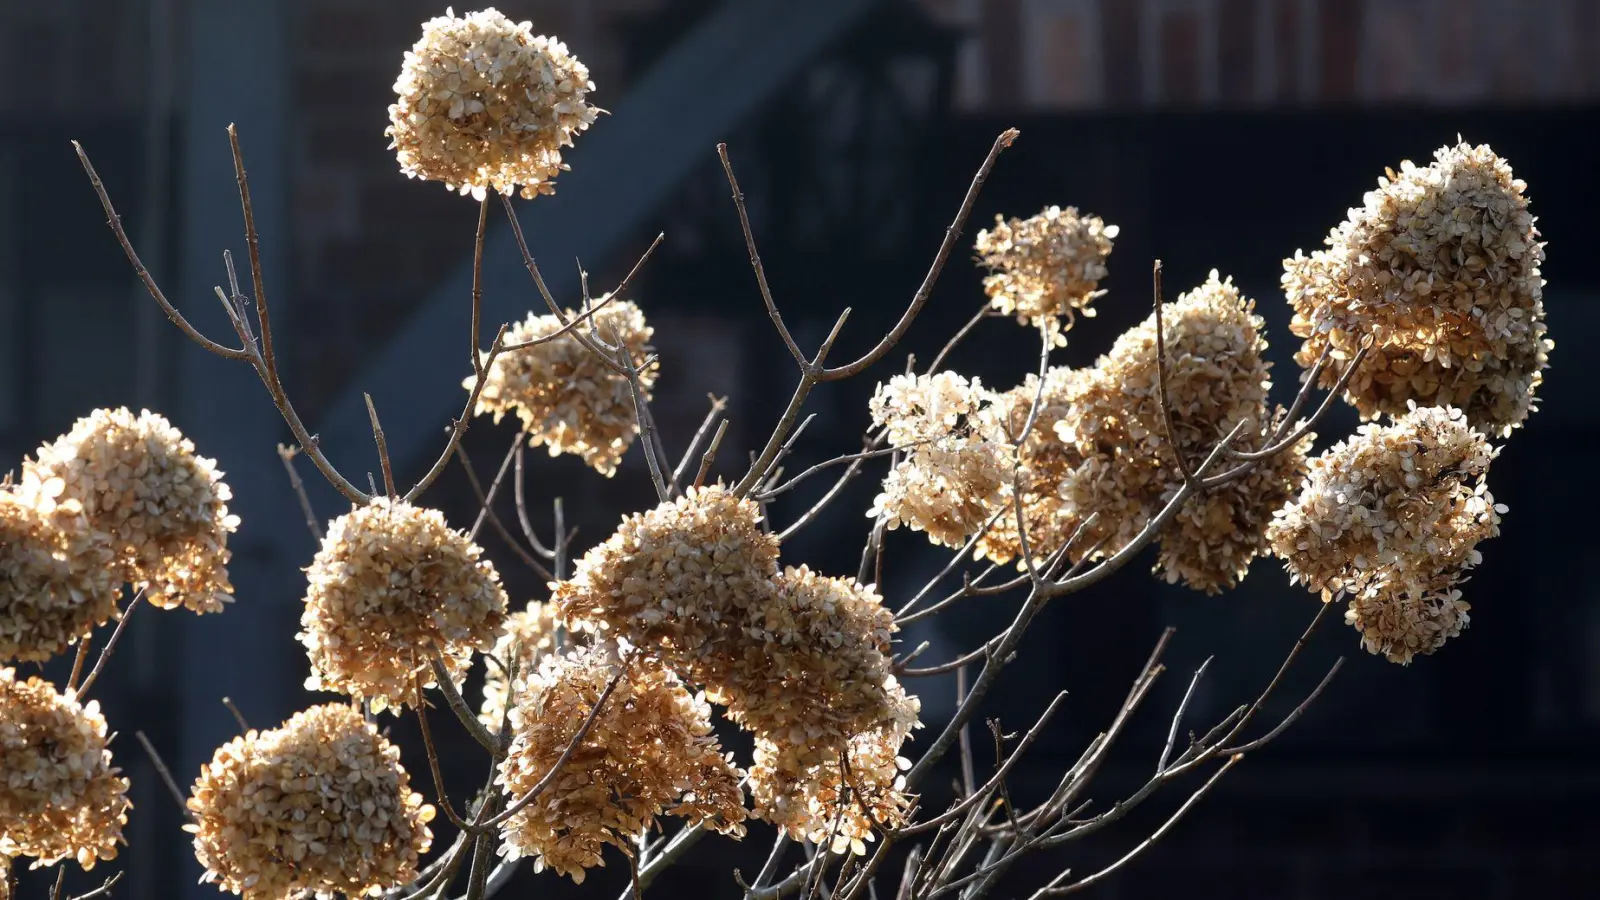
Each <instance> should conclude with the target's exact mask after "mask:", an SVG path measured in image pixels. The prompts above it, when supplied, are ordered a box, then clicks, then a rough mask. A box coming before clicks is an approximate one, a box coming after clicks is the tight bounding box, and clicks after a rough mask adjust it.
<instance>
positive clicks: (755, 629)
mask: <svg viewBox="0 0 1600 900" xmlns="http://www.w3.org/2000/svg"><path fill="white" fill-rule="evenodd" d="M773 584H774V588H775V589H774V590H773V591H772V592H771V593H770V594H769V595H768V597H767V600H766V602H765V603H763V604H762V606H761V607H760V608H759V609H756V610H753V611H752V612H753V615H752V616H750V617H749V618H748V619H746V621H745V622H743V623H740V626H741V627H740V629H739V630H740V632H742V633H741V634H740V635H739V637H741V638H742V640H739V641H737V642H734V641H729V642H726V644H725V647H726V649H725V650H724V653H723V659H722V660H721V661H720V662H721V663H722V664H721V665H720V666H719V667H718V668H720V669H722V671H719V672H717V673H715V674H716V676H717V677H715V678H712V679H708V682H709V686H710V687H711V689H712V696H713V699H714V700H716V702H718V703H722V704H725V705H726V706H727V707H728V717H729V718H730V719H732V720H733V721H735V722H737V723H739V724H740V725H742V726H744V727H745V728H746V729H748V730H750V731H752V732H754V733H755V734H757V735H759V736H760V737H762V738H763V739H766V740H769V741H772V742H775V743H776V747H777V751H778V755H777V756H776V757H774V759H773V760H772V764H773V765H774V766H776V767H777V768H779V769H782V770H785V771H791V772H798V771H800V770H802V769H804V768H807V767H809V766H812V765H815V764H817V763H818V762H820V761H826V760H829V759H833V758H837V756H838V754H839V752H840V751H841V750H843V749H844V747H845V745H846V743H847V742H848V741H849V740H850V739H851V738H852V737H854V736H856V735H858V734H861V733H863V732H867V731H871V730H873V729H875V728H877V727H879V726H881V725H882V724H883V722H884V721H885V719H886V718H887V716H888V715H889V712H890V696H891V694H892V693H893V692H894V690H895V689H896V688H897V687H898V685H897V684H896V682H895V678H894V675H893V674H892V673H891V671H890V665H889V656H888V652H889V642H890V639H891V637H892V636H893V634H894V632H895V624H894V616H893V614H892V613H890V611H889V610H887V609H885V608H884V606H883V600H882V598H881V597H879V596H878V592H877V591H876V590H874V589H873V588H872V587H871V586H870V585H860V584H857V583H856V580H855V579H854V578H829V577H827V576H824V575H819V574H817V573H816V572H813V571H811V570H810V569H809V568H806V567H805V566H799V567H789V568H786V569H785V570H784V571H783V573H782V574H780V575H779V576H778V577H777V578H776V579H775V580H774V582H773Z"/></svg>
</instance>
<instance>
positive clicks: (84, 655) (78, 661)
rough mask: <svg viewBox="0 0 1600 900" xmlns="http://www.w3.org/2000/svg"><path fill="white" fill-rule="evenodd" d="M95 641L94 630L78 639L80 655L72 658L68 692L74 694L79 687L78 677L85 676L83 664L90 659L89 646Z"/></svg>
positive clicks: (68, 677) (68, 676)
mask: <svg viewBox="0 0 1600 900" xmlns="http://www.w3.org/2000/svg"><path fill="white" fill-rule="evenodd" d="M93 639H94V629H92V628H91V629H89V631H88V632H87V633H86V634H84V635H83V636H82V637H80V638H78V653H77V655H76V656H74V657H73V658H72V672H71V673H69V674H68V675H67V691H68V692H72V691H74V690H76V688H77V686H78V676H79V675H82V674H83V663H84V661H85V660H87V659H88V658H89V644H90V642H91V641H92V640H93Z"/></svg>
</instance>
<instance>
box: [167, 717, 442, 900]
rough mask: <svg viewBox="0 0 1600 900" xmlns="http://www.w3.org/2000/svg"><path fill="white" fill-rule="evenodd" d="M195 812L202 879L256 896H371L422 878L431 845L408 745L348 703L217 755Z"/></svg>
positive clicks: (204, 775) (261, 899) (192, 805)
mask: <svg viewBox="0 0 1600 900" xmlns="http://www.w3.org/2000/svg"><path fill="white" fill-rule="evenodd" d="M188 808H189V812H190V814H191V816H192V821H191V823H190V824H188V825H185V826H184V830H186V831H188V832H190V833H192V834H193V835H194V851H195V857H196V858H197V859H199V861H200V865H201V866H203V867H204V868H205V876H204V880H205V881H208V882H212V883H215V884H216V885H217V886H218V887H219V888H221V889H222V890H225V891H229V892H231V893H234V894H240V895H242V896H243V897H245V898H247V900H280V898H287V897H294V896H304V895H303V894H301V893H300V892H302V891H307V892H310V893H312V894H313V895H314V896H316V897H318V898H332V897H334V896H351V897H355V896H361V895H374V894H377V893H378V892H381V891H383V890H385V889H387V888H393V887H397V886H399V885H402V884H406V883H407V882H409V881H411V880H412V879H414V878H415V877H416V875H417V861H418V858H419V857H420V856H421V855H422V854H424V853H426V852H428V847H429V845H430V844H431V843H432V841H433V834H432V832H431V831H430V830H429V829H428V822H429V821H431V820H432V819H433V815H434V809H433V807H432V806H429V805H427V804H425V803H423V802H422V795H421V794H418V793H417V792H415V791H413V790H411V779H410V776H409V775H408V774H407V773H406V770H405V768H404V767H403V766H401V765H400V748H398V747H396V746H395V745H393V744H391V743H389V741H388V739H387V738H385V737H383V736H382V735H380V734H379V733H378V731H377V729H376V728H374V727H373V726H372V725H369V724H367V722H366V721H365V720H364V719H363V718H362V716H361V712H360V710H358V709H356V708H354V707H353V706H349V705H347V704H340V703H330V704H327V705H324V706H314V707H312V708H311V709H308V710H305V711H303V712H298V713H295V714H294V716H292V717H291V718H290V719H289V720H288V721H287V722H284V723H283V725H282V726H280V727H278V728H274V729H272V730H270V731H259V732H258V731H254V730H251V731H250V732H248V733H246V734H245V735H243V736H241V737H236V738H234V739H233V740H231V741H229V742H228V743H226V744H223V745H222V746H221V747H219V748H217V752H216V755H214V756H213V757H212V759H211V762H209V763H207V764H206V765H205V766H204V767H203V768H202V769H201V770H200V777H199V778H198V779H196V780H195V783H194V787H193V789H192V791H191V796H190V798H189V803H188Z"/></svg>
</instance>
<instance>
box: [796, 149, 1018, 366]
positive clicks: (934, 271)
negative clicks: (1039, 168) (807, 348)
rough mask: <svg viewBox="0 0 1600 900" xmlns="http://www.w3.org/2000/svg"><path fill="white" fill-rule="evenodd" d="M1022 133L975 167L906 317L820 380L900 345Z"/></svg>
mask: <svg viewBox="0 0 1600 900" xmlns="http://www.w3.org/2000/svg"><path fill="white" fill-rule="evenodd" d="M1021 133H1022V132H1020V131H1018V130H1017V129H1015V128H1008V129H1006V130H1005V131H1003V132H1001V133H1000V136H999V137H997V138H995V141H994V146H993V147H991V148H989V155H988V156H987V157H985V158H984V160H983V165H981V166H979V167H978V172H977V174H976V175H974V176H973V177H972V184H971V185H970V186H969V187H968V188H967V194H966V196H965V197H963V198H962V199H961V208H960V209H958V210H957V211H956V217H955V219H954V220H953V221H951V223H950V227H949V228H947V229H945V233H944V241H943V242H942V243H941V244H940V245H939V252H938V253H937V254H936V255H935V256H934V258H933V264H932V265H931V266H930V267H929V268H928V274H927V276H926V277H924V278H923V279H922V286H921V287H918V288H917V292H916V294H914V295H913V296H912V298H911V305H910V306H909V307H907V308H906V311H905V314H904V315H902V316H901V317H900V321H899V322H898V323H896V324H895V326H894V328H893V329H892V330H890V332H889V333H888V334H887V335H884V338H883V340H881V341H879V342H878V345H877V346H876V347H873V348H872V349H871V350H869V351H867V353H866V355H865V356H862V357H861V358H860V359H858V360H856V361H855V362H853V363H850V364H849V365H845V366H839V367H838V368H835V369H828V370H827V371H825V372H823V373H822V376H821V377H822V380H823V381H838V380H839V379H841V378H849V377H850V376H852V375H856V374H859V373H860V372H861V371H863V370H864V369H866V368H867V367H868V366H870V365H872V364H873V363H875V362H877V361H878V360H880V359H882V358H883V357H884V354H886V353H888V352H889V351H890V350H891V349H893V348H894V345H895V344H897V343H899V342H900V338H902V337H904V336H905V333H906V331H907V330H909V329H910V328H911V323H912V322H913V321H915V320H916V318H917V314H918V313H920V312H922V307H923V304H925V303H927V302H928V295H929V294H931V293H932V292H933V285H934V283H935V282H937V281H938V280H939V273H940V272H942V271H944V264H945V262H946V261H948V260H949V259H950V253H951V251H953V250H954V249H955V246H956V240H957V239H958V238H960V237H961V229H962V228H963V227H964V226H965V225H966V223H967V216H969V215H971V214H972V204H973V203H974V202H975V201H976V200H977V199H978V192H979V191H981V190H982V189H983V183H984V182H985V181H986V180H988V178H989V171H990V170H991V169H993V168H994V163H995V160H996V159H998V158H999V157H1000V151H1002V150H1004V149H1006V148H1007V147H1010V146H1011V144H1012V142H1013V141H1015V140H1016V139H1017V136H1018V135H1020V134H1021Z"/></svg>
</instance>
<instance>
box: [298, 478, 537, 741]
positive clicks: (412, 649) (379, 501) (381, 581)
mask: <svg viewBox="0 0 1600 900" xmlns="http://www.w3.org/2000/svg"><path fill="white" fill-rule="evenodd" d="M306 577H307V580H308V585H307V589H306V598H305V611H304V612H303V614H302V615H301V617H300V633H299V635H297V636H298V638H299V639H300V642H301V643H302V644H304V645H305V647H306V651H307V654H308V655H309V656H310V658H311V677H310V678H308V679H307V680H306V687H307V688H308V689H309V690H330V691H338V692H340V693H344V694H349V695H350V696H352V697H354V698H356V699H358V700H363V699H364V700H370V701H372V706H373V708H374V709H375V710H383V709H385V708H388V707H390V706H400V705H403V704H411V703H414V702H416V690H415V684H416V682H415V679H416V678H417V677H418V676H420V677H422V679H423V681H424V682H425V683H426V684H428V685H432V684H433V683H434V675H433V671H432V668H431V663H430V648H433V649H437V650H438V652H439V653H440V654H441V655H442V656H443V659H444V663H445V668H446V670H447V671H448V672H449V673H450V676H451V678H452V679H455V680H457V681H459V680H460V679H461V678H462V677H464V676H465V674H466V669H467V666H468V665H469V663H470V661H471V657H472V652H473V651H474V650H478V651H482V650H488V649H489V648H491V647H493V646H494V644H495V641H496V640H498V639H499V638H500V635H501V633H502V632H503V631H504V628H505V618H506V594H505V590H504V589H503V588H502V587H501V586H500V575H499V573H498V572H496V571H495V568H494V564H493V563H491V562H489V561H488V560H487V559H484V558H483V550H482V548H480V547H479V546H478V545H477V544H475V543H473V542H472V540H471V539H470V538H468V537H467V535H466V533H465V532H460V531H455V530H453V529H451V528H450V526H449V525H448V524H447V523H446V522H445V520H444V515H443V514H442V513H440V512H439V511H438V510H433V509H425V508H422V507H418V506H413V505H411V504H410V503H407V502H405V501H403V500H395V499H390V498H387V497H378V498H375V499H374V500H373V501H372V503H371V504H369V505H367V506H362V507H358V508H356V509H354V510H351V511H350V512H348V513H346V514H344V515H342V516H340V517H339V518H337V519H334V520H333V521H332V522H330V523H329V524H328V530H327V534H326V535H324V536H323V539H322V547H321V549H319V550H318V551H317V555H316V557H315V558H314V559H313V560H312V562H311V566H310V567H309V568H307V569H306Z"/></svg>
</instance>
